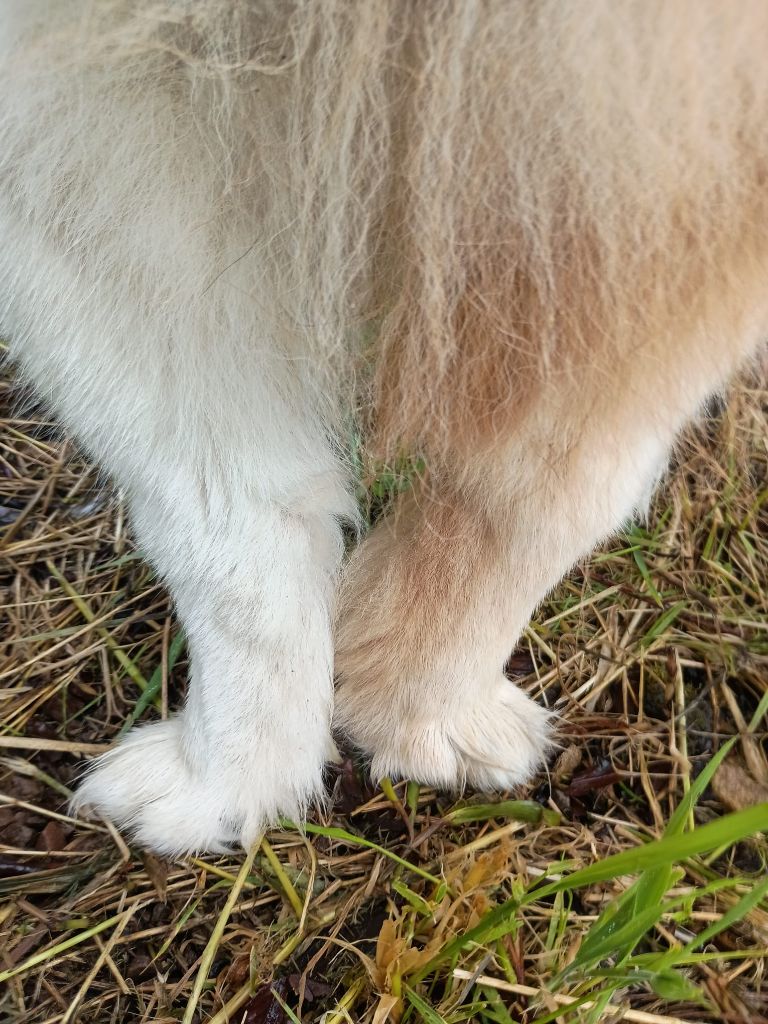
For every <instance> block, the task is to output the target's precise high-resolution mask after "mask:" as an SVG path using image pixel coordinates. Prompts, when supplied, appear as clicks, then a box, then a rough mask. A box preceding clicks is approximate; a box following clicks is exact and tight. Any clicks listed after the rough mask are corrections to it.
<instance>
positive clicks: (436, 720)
mask: <svg viewBox="0 0 768 1024" xmlns="http://www.w3.org/2000/svg"><path fill="white" fill-rule="evenodd" d="M429 689H430V688H429V687H428V686H425V687H423V691H422V692H424V693H429ZM457 689H458V688H457ZM447 692H448V693H451V689H450V688H449V689H448V690H447ZM454 692H455V691H454ZM404 697H407V699H403V698H404ZM424 703H425V702H424ZM435 706H436V705H433V709H432V710H427V707H426V706H422V702H421V701H420V700H419V690H418V689H416V688H413V689H410V690H408V692H407V694H406V693H405V692H403V691H395V692H394V693H387V692H386V691H379V692H377V693H375V694H374V695H373V696H372V695H371V691H370V689H367V691H366V693H365V695H363V694H361V693H359V692H358V693H356V692H355V689H354V687H352V686H349V685H348V684H347V685H343V686H342V687H341V688H340V690H339V692H338V694H337V703H336V709H337V710H336V716H335V723H336V724H337V725H338V727H339V728H340V729H342V730H343V731H344V732H345V733H346V734H347V735H348V736H349V737H350V739H352V741H353V742H354V743H355V744H356V745H357V746H358V747H359V748H360V749H361V750H362V751H364V752H365V753H366V754H368V755H369V757H370V758H371V774H372V775H373V777H374V778H375V779H381V778H383V777H384V776H389V777H390V778H392V777H394V778H406V779H413V780H414V781H415V782H421V783H424V784H426V785H431V786H436V787H438V788H441V789H449V790H456V789H459V790H461V789H464V787H465V786H470V787H472V788H474V789H478V790H497V789H511V788H512V787H513V786H517V785H519V784H520V783H523V782H527V781H528V780H529V779H530V777H531V776H532V775H533V774H534V772H535V771H536V770H537V769H538V768H539V767H541V765H542V764H543V762H544V759H545V758H546V755H547V753H548V751H549V750H550V749H551V747H552V745H553V742H552V738H551V719H552V716H551V714H550V713H549V712H548V711H546V710H545V709H544V708H543V707H541V706H540V705H539V704H537V703H535V701H533V700H531V699H530V697H527V696H526V695H525V694H524V693H523V692H522V690H519V689H518V688H517V687H516V686H515V685H514V683H511V682H510V681H509V680H508V679H506V678H505V677H503V676H502V677H500V678H499V679H498V680H496V681H494V683H493V684H492V685H491V686H486V687H481V686H478V687H477V688H476V690H474V691H472V692H471V702H470V700H467V701H465V702H464V703H461V702H457V701H454V700H447V701H446V702H445V704H444V706H443V707H442V708H441V709H440V710H434V708H435Z"/></svg>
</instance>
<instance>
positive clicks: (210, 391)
mask: <svg viewBox="0 0 768 1024" xmlns="http://www.w3.org/2000/svg"><path fill="white" fill-rule="evenodd" d="M766 38H768V7H766V5H765V4H763V3H762V2H758V0H754V2H753V0H743V2H740V3H739V4H731V5H726V4H723V3H720V2H717V0H711V2H710V0H679V2H674V3H670V2H669V0H642V2H640V0H618V2H615V0H590V2H589V3H586V2H583V3H582V2H577V0H565V2H563V0H535V2H534V0H487V2H480V0H449V2H438V0H423V2H422V0H420V2H419V3H418V4H414V3H410V2H407V0H383V2H381V3H364V2H362V0H360V2H356V0H305V2H297V3H290V2H288V0H256V2H251V3H246V2H244V0H237V2H232V0H227V2H224V0H206V2H200V3H192V2H191V0H190V2H182V0H178V2H172V0H157V2H155V0H135V2H133V0H132V2H127V0H125V2H117V0H73V2H71V3H66V4H64V3H59V2H56V0H24V2H21V0H7V2H6V3H5V4H4V5H3V8H2V11H0V241H1V242H2V245H1V246H0V330H2V331H3V333H4V334H5V335H6V336H7V337H8V338H9V340H10V343H11V352H12V357H13V358H14V360H15V361H16V363H17V365H18V367H19V371H20V373H21V375H22V376H23V377H24V378H25V379H26V380H27V381H29V382H30V383H32V384H33V385H34V386H35V387H36V388H37V389H38V391H39V392H40V394H41V396H42V397H43V398H44V399H46V400H47V401H48V402H50V404H51V406H52V408H53V409H54V411H55V412H56V414H57V415H58V416H59V417H60V419H61V421H62V422H63V424H64V425H65V426H66V427H67V428H68V429H69V430H70V431H71V432H72V433H73V434H74V435H75V436H76V437H77V438H78V439H79V441H80V443H81V444H82V445H83V446H84V447H85V448H86V449H87V450H88V451H89V452H90V453H91V455H92V456H93V457H94V458H95V459H97V460H98V461H99V462H100V463H101V464H102V465H103V466H104V468H105V469H106V470H107V471H108V472H109V473H110V474H112V476H114V478H115V479H116V480H117V481H118V482H119V483H120V485H121V486H122V487H123V488H124V490H125V492H126V494H127V495H128V500H129V504H130V508H131V513H132V520H133V526H134V531H135V534H136V537H137V541H138V543H139V546H140V548H141V550H142V551H143V552H144V554H145V555H146V557H147V558H148V559H150V561H152V563H153V564H154V565H155V567H156V568H157V570H158V571H159V572H160V573H161V575H162V577H163V578H164V579H165V581H166V582H167V584H168V586H169V588H170V590H171V592H172V594H173V597H174V600H175V602H176V606H177V609H178V612H179V616H180V618H181V620H182V622H183V624H184V627H185V629H186V632H187V636H188V640H189V648H190V652H191V657H192V671H191V679H190V693H189V697H188V700H187V704H186V706H185V708H184V710H183V711H182V712H181V713H180V714H179V715H178V716H177V717H176V718H174V719H171V720H170V721H168V722H164V723H156V724H153V725H149V726H144V727H142V728H140V729H138V730H136V731H135V732H134V733H132V734H131V735H130V736H129V737H128V739H127V740H125V741H124V742H122V743H121V744H119V745H118V746H117V747H116V748H115V749H114V750H113V751H112V752H110V753H109V754H108V755H107V756H106V757H105V758H103V759H101V760H100V761H99V762H97V763H96V765H95V767H94V769H93V770H92V771H91V773H90V774H89V775H88V776H87V778H86V780H85V782H84V783H83V785H82V787H81V789H80V791H79V796H78V803H79V804H80V805H83V806H90V807H92V808H94V809H95V810H97V811H99V812H101V813H103V814H107V815H109V816H110V817H112V818H114V819H115V820H116V821H117V822H118V823H120V824H122V825H124V826H126V827H127V828H129V829H130V830H132V831H133V832H134V833H135V835H136V837H137V838H138V840H139V841H141V842H144V843H146V844H149V845H151V846H153V847H155V848H157V849H159V850H161V851H162V852H165V853H178V852H184V851H188V850H202V849H217V848H221V847H223V846H226V845H228V844H231V843H236V842H240V843H246V844H247V843H248V842H250V841H251V840H252V839H253V838H254V837H255V836H256V835H257V834H258V832H259V830H260V829H262V828H263V827H264V826H265V825H266V824H268V823H270V822H273V821H275V820H276V819H277V818H279V817H280V816H281V815H287V816H290V817H296V818H299V817H301V816H302V815H303V814H304V813H305V812H306V809H307V806H308V805H309V804H310V803H311V802H312V801H313V800H316V799H318V798H320V797H321V795H322V791H323V786H322V770H323V764H324V762H325V760H326V759H327V758H328V757H329V756H330V755H331V753H332V750H333V745H332V740H331V732H330V727H331V714H332V703H333V701H332V676H333V660H334V655H333V637H332V631H333V627H334V618H335V617H336V648H337V662H336V668H337V672H338V675H339V679H340V686H339V690H338V695H337V721H338V723H339V725H340V726H341V727H342V728H343V729H344V730H345V731H346V732H347V733H348V735H349V736H351V738H352V739H353V740H354V741H355V742H356V743H357V744H358V745H359V746H360V747H361V748H362V749H363V750H364V751H365V752H366V753H367V754H368V755H369V756H370V757H371V759H372V766H373V770H374V773H375V774H378V775H381V774H385V773H386V774H393V775H413V776H414V777H417V778H419V779H420V780H422V781H427V782H435V783H439V784H441V785H447V786H459V785H462V784H464V783H465V782H470V783H472V784H475V785H478V786H481V787H486V786H490V787H496V786H509V785H513V784H515V783H517V782H521V781H524V780H525V779H527V778H528V777H529V776H530V774H531V772H532V771H533V770H534V769H535V768H536V766H537V765H538V764H540V763H541V761H542V758H543V756H544V754H545V753H546V749H547V745H548V742H549V741H548V728H549V727H548V722H547V714H546V712H545V711H544V710H542V709H541V708H539V707H538V706H537V705H536V704H534V703H533V702H532V701H530V700H529V698H527V697H526V696H525V695H524V694H522V693H520V692H519V691H518V690H516V689H515V688H514V687H513V686H512V684H511V683H508V682H507V681H506V680H505V679H504V677H503V673H502V669H503V664H504V661H505V659H506V656H507V655H508V653H509V651H510V650H511V649H512V647H513V645H514V643H515V641H516V639H517V636H518V635H519V633H520V631H521V629H522V628H523V627H524V625H525V623H526V621H527V619H528V617H529V616H530V614H531V612H532V610H533V609H534V608H535V606H536V605H537V604H538V603H539V601H540V600H541V599H542V598H543V596H544V595H545V594H546V593H547V591H548V590H549V588H551V587H552V586H553V585H554V584H555V583H556V582H557V580H558V579H559V577H560V576H561V575H562V573H563V572H565V571H566V570H567V569H568V568H569V566H570V565H572V564H573V562H574V561H575V560H576V559H578V558H579V557H581V556H582V555H584V554H585V553H587V552H588V551H589V550H590V549H591V548H592V547H593V546H594V545H595V544H596V543H597V542H598V541H599V540H600V539H601V538H603V537H605V536H607V535H608V534H610V533H611V531H613V530H614V529H615V528H616V527H617V526H618V525H619V524H620V523H621V522H622V520H623V519H625V518H627V517H628V516H630V515H632V513H633V511H634V510H635V509H636V508H638V507H640V506H642V504H643V502H644V500H645V498H646V497H647V494H648V492H649V489H650V488H651V487H652V486H653V483H654V481H655V479H656V477H657V475H658V474H659V472H660V471H661V470H662V469H663V466H664V464H665V460H666V457H667V453H668V451H669V448H670V446H671V444H672V443H673V441H674V437H675V435H676V433H677V431H678V430H679V429H680V427H681V426H682V425H683V423H684V422H685V421H686V419H687V418H689V417H690V416H692V415H694V414H695V412H696V410H697V408H698V407H699V405H700V404H701V403H702V402H703V401H704V399H705V398H706V397H707V395H708V394H710V393H711V392H712V391H713V390H716V389H717V388H719V387H721V386H722V384H723V383H724V381H725V380H727V378H728V376H729V375H730V374H731V373H732V372H733V371H734V369H735V368H736V367H737V366H738V365H739V364H740V362H742V361H743V360H744V359H746V358H748V357H749V355H750V353H751V352H753V351H754V350H755V348H756V346H757V345H758V343H759V341H760V337H761V331H762V329H763V328H764V327H765V324H766V305H767V303H766V297H767V293H766V269H767V267H768V246H767V245H766V242H765V238H766V226H767V225H768V196H766V192H765V185H764V182H765V175H766V157H768V65H767V64H766V61H765V57H764V46H763V41H764V40H765V39H766ZM353 424H354V426H353ZM353 432H359V433H362V435H363V437H364V439H365V443H366V445H367V447H368V451H369V453H370V454H371V455H372V456H379V457H384V458H391V457H393V456H394V455H395V454H397V453H398V452H399V451H401V450H402V449H403V448H405V449H407V450H408V451H409V452H411V453H412V454H419V455H423V456H424V457H425V458H426V461H427V464H428V467H429V470H428V474H427V478H426V480H425V481H424V482H423V484H422V485H421V486H420V487H419V488H417V490H416V492H415V493H414V494H413V495H412V496H410V497H409V498H407V499H405V500H404V502H403V503H402V508H400V509H396V510H395V511H394V512H393V515H392V516H391V517H390V518H389V519H388V520H385V521H384V522H383V523H382V524H380V525H379V526H378V527H377V528H376V530H374V532H373V534H372V535H371V536H370V537H369V538H368V539H367V540H365V541H364V542H363V543H362V544H361V545H360V546H359V548H358V549H357V551H356V552H355V554H354V555H353V557H352V559H351V561H350V564H349V567H348V568H347V569H346V570H345V574H344V580H343V585H342V589H341V601H340V603H339V607H338V610H337V609H336V598H335V595H336V591H337V583H338V580H339V574H340V571H341V563H342V533H341V526H342V523H343V522H344V521H351V522H355V518H356V513H355V508H354V501H353V498H352V494H353V482H352V480H351V474H350V472H349V468H348V462H349V460H348V452H347V445H348V441H349V438H350V436H351V435H352V433H353Z"/></svg>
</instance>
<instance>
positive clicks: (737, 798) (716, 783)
mask: <svg viewBox="0 0 768 1024" xmlns="http://www.w3.org/2000/svg"><path fill="white" fill-rule="evenodd" d="M712 791H713V792H714V794H715V796H716V797H717V799H718V800H719V801H720V803H721V804H723V806H725V807H727V808H728V810H730V811H741V810H743V809H744V808H745V807H754V806H755V804H761V803H766V802H768V786H765V785H763V784H762V783H760V782H755V780H754V779H753V778H752V776H751V775H750V774H749V772H748V771H747V770H746V768H745V767H744V766H743V765H742V764H741V763H740V762H739V761H737V760H735V759H734V758H730V759H729V760H727V761H723V763H722V764H721V765H720V767H719V768H718V769H717V771H716V772H715V777H714V778H713V779H712Z"/></svg>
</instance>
